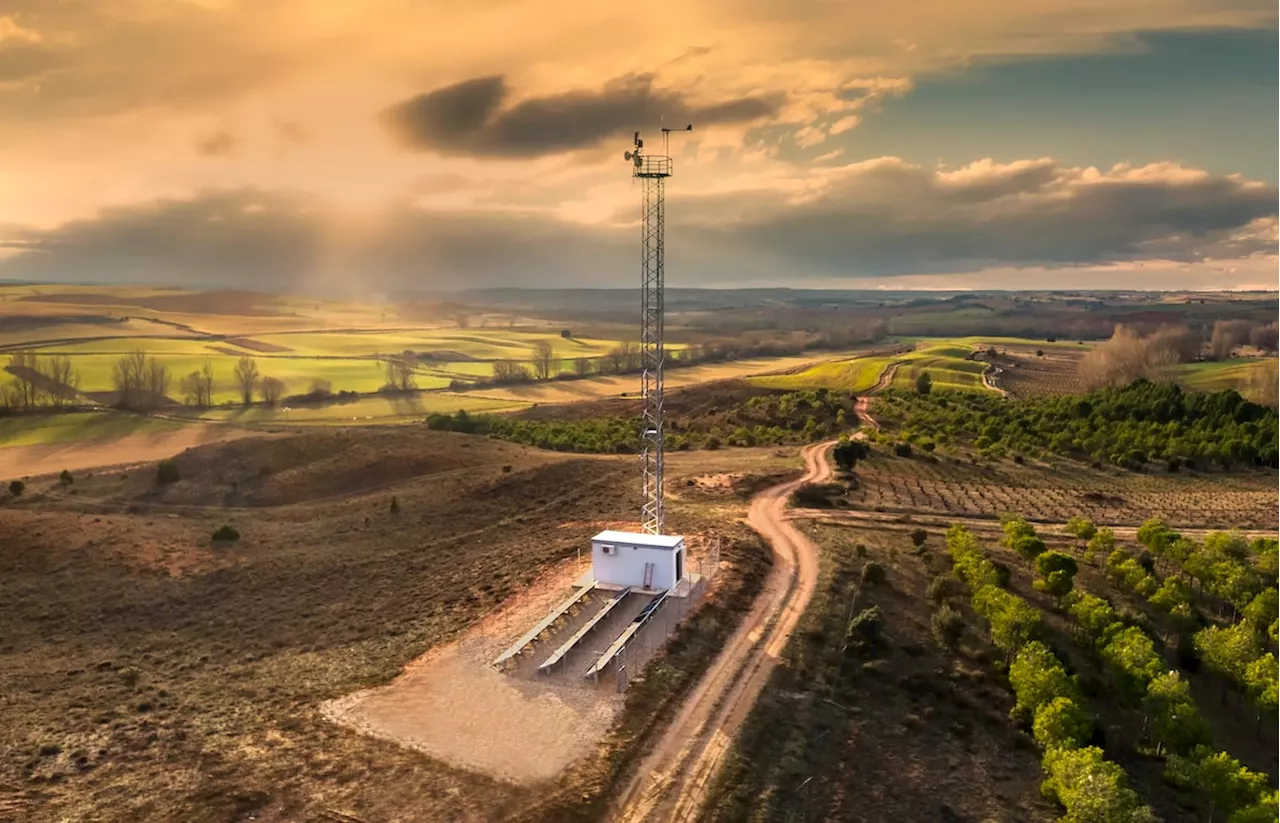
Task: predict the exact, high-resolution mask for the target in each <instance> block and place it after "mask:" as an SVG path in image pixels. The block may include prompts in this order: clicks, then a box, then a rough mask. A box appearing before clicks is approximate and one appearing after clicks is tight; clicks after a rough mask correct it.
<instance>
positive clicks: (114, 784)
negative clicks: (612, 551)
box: [0, 426, 797, 823]
mask: <svg viewBox="0 0 1280 823" xmlns="http://www.w3.org/2000/svg"><path fill="white" fill-rule="evenodd" d="M682 457H683V456H682ZM735 457H741V458H742V459H741V460H735V459H734V458H735ZM716 458H717V461H716V462H715V464H714V465H711V464H707V465H706V466H701V465H694V464H692V463H681V461H676V462H677V463H679V464H680V465H678V466H677V467H676V468H674V469H673V475H674V476H676V477H679V478H684V477H685V476H689V477H695V476H701V474H705V471H706V469H707V468H715V469H717V470H719V471H723V472H728V473H733V474H734V476H735V477H736V478H737V479H738V480H739V481H740V482H739V483H738V484H737V486H736V491H734V492H733V493H731V494H729V495H723V494H719V493H716V494H712V495H710V496H709V497H707V498H706V499H702V498H699V497H698V496H697V495H690V496H688V497H685V498H682V499H679V500H674V501H673V508H672V514H671V518H672V522H673V524H674V525H675V527H677V528H679V529H682V530H685V531H696V530H708V529H709V530H712V531H715V532H717V533H720V534H723V535H725V537H726V538H727V542H726V543H725V546H724V550H723V553H722V561H723V562H722V567H721V574H720V576H719V583H718V585H717V588H716V590H715V591H714V592H713V594H712V596H711V597H710V599H709V600H708V601H707V602H706V603H705V605H704V606H703V607H702V609H701V610H700V611H698V612H697V613H696V614H695V615H694V616H693V617H691V618H690V621H691V622H690V623H689V624H688V626H687V627H686V628H685V629H683V630H682V631H681V633H680V635H679V636H678V637H677V638H676V640H675V642H674V643H673V644H672V645H671V646H670V647H669V649H668V651H667V654H666V655H665V656H664V657H662V658H660V659H659V660H658V661H656V662H655V664H654V665H653V666H651V667H650V668H649V669H647V670H646V675H647V676H646V677H643V678H636V679H635V680H634V682H633V685H632V686H631V688H630V689H629V691H628V693H627V695H626V699H625V701H624V702H623V704H622V707H621V713H620V714H619V715H617V718H616V722H614V723H613V725H612V727H611V728H610V730H609V732H608V734H607V735H606V736H605V738H604V740H603V742H601V743H599V744H589V745H588V748H587V749H585V750H582V749H579V750H578V751H579V753H581V752H582V751H588V752H592V753H593V754H589V755H588V756H587V757H586V758H585V759H583V760H581V761H577V762H575V763H574V765H572V766H571V767H570V768H569V769H568V770H567V771H565V772H563V773H561V774H560V775H559V776H558V777H556V778H554V779H551V780H549V781H548V780H546V779H543V780H540V781H536V782H535V784H534V785H532V786H524V787H520V786H516V785H514V784H511V783H507V782H503V781H499V780H496V779H493V778H490V777H485V776H482V775H481V774H479V773H475V772H470V771H466V770H462V769H459V768H457V767H455V766H451V765H449V764H447V763H446V762H444V761H442V760H437V759H433V758H432V757H431V756H429V755H427V754H424V753H422V752H420V751H415V750H413V749H411V748H405V747H402V746H400V745H397V744H395V743H392V742H387V741H384V740H381V739H378V738H377V737H373V736H366V735H363V734H360V733H358V732H356V731H353V730H351V729H348V728H346V727H344V726H341V725H338V724H334V723H332V722H331V721H329V720H327V719H325V717H324V715H323V713H322V709H321V707H322V705H323V704H324V703H325V701H329V700H333V699H335V698H341V697H343V696H345V695H349V694H352V693H354V692H358V691H360V690H363V689H369V688H375V687H378V686H382V685H385V684H387V683H390V682H391V681H392V680H393V679H395V678H396V677H397V676H398V675H399V674H400V673H401V672H402V671H403V669H404V667H405V666H406V665H408V664H410V663H411V661H414V660H416V659H418V658H420V657H421V656H422V655H423V654H424V653H426V652H429V651H430V650H431V649H434V648H438V647H442V646H444V645H446V644H448V643H450V642H451V641H453V640H455V639H457V638H458V637H460V636H461V635H462V634H463V633H464V632H465V631H466V630H467V629H468V628H469V627H471V626H473V625H474V624H475V623H476V622H477V621H479V620H481V619H482V618H483V617H485V616H486V615H490V614H492V613H493V611H494V609H495V608H497V607H498V606H499V605H500V604H502V603H504V602H505V601H506V600H508V599H510V598H512V597H514V596H517V595H521V594H522V593H524V592H526V591H528V590H529V588H530V586H531V585H533V584H534V583H535V581H538V580H541V579H544V578H545V577H546V576H547V575H550V574H554V573H555V571H556V570H557V569H562V568H564V564H565V563H566V562H570V561H572V559H573V558H575V557H576V556H577V554H578V551H579V550H580V549H581V548H582V547H583V546H585V545H587V539H588V538H589V536H590V535H591V534H593V533H594V532H595V531H597V530H598V529H600V528H603V527H614V528H617V527H625V526H626V525H627V524H628V523H629V522H630V520H631V519H632V518H633V517H634V516H635V512H636V511H637V509H638V501H637V498H638V492H639V490H638V488H637V485H638V484H637V480H636V472H635V463H634V459H633V458H630V457H603V458H600V457H590V458H583V457H566V456H562V455H556V454H553V453H548V452H539V451H536V450H533V449H528V448H525V447H521V446H518V445H514V444H509V443H504V442H501V441H496V440H489V439H484V438H477V437H468V436H464V435H455V434H449V433H438V432H431V431H428V430H426V429H425V427H422V426H418V427H404V428H384V427H379V428H372V429H369V428H355V427H352V428H342V429H323V430H314V431H309V432H305V433H295V434H284V435H281V436H279V437H275V438H266V439H259V440H254V441H240V442H232V443H225V444H218V443H215V444H209V445H204V446H198V447H194V448H191V449H190V450H188V451H185V452H183V453H180V454H178V455H176V456H175V458H174V462H175V464H176V465H177V467H178V471H179V474H180V478H181V479H180V480H178V481H177V482H175V483H172V484H169V485H165V486H158V485H157V484H156V481H155V478H156V471H157V469H156V465H155V464H147V465H139V466H134V467H130V468H128V469H127V470H124V471H110V472H106V471H102V472H84V473H81V472H77V473H75V479H74V483H73V484H72V485H70V486H63V485H62V484H60V483H59V482H58V479H57V477H56V476H45V477H42V478H33V479H31V480H30V481H29V482H28V484H27V490H26V493H25V494H23V495H22V496H21V497H19V498H16V499H13V498H8V496H7V495H6V497H5V499H4V500H3V502H0V519H2V520H3V522H4V526H5V527H4V528H3V529H0V601H3V602H4V603H5V604H6V605H5V608H4V609H3V610H0V694H3V695H4V696H5V700H4V702H3V703H2V704H0V752H2V753H3V754H2V755H0V810H2V811H0V818H2V817H4V816H5V815H16V818H17V819H20V820H23V821H33V823H43V821H62V820H112V821H114V820H122V821H123V820H129V821H172V820H185V821H197V822H198V823H200V822H203V821H210V822H211V823H213V822H214V821H216V822H217V823H222V821H240V820H247V819H250V818H252V819H256V820H266V821H293V820H324V819H328V818H327V817H326V815H330V814H331V813H340V814H343V815H352V816H355V817H356V818H357V819H361V820H465V821H472V820H474V821H489V820H495V819H525V820H535V821H546V823H551V821H556V823H560V822H561V821H565V820H592V819H598V818H599V814H600V809H601V808H602V806H601V805H600V804H602V803H603V802H604V800H605V798H606V797H607V793H608V790H609V787H610V786H611V785H613V783H614V782H615V781H616V780H618V779H620V775H621V774H622V773H623V770H624V769H625V768H626V766H627V764H628V763H630V762H631V759H630V758H631V757H632V753H633V752H634V751H635V747H636V745H637V744H638V743H639V742H642V741H643V740H645V739H647V736H648V735H651V734H653V733H654V732H655V731H656V730H657V729H659V728H660V727H661V723H662V719H663V718H664V717H666V716H668V714H667V713H666V709H668V708H669V707H670V705H671V704H672V701H674V700H675V699H677V698H678V695H679V693H680V692H681V691H682V690H683V689H685V688H687V687H688V685H689V684H690V683H692V682H693V679H694V678H695V677H696V676H697V674H698V672H700V671H701V670H702V668H703V667H705V665H706V664H707V662H708V661H709V660H710V659H711V657H712V652H713V650H714V649H715V648H717V646H718V645H719V644H720V643H722V642H723V639H724V638H725V637H727V635H728V633H730V632H732V630H733V628H734V626H735V625H736V622H737V614H738V613H740V612H741V611H743V610H745V609H746V608H747V607H748V606H749V604H750V603H751V600H752V598H753V596H754V593H755V591H756V590H757V588H758V586H759V585H760V584H761V581H762V580H763V576H764V574H765V572H766V570H767V566H768V559H767V558H768V552H767V550H766V549H764V547H762V546H760V544H759V543H757V542H755V541H754V540H752V539H751V537H750V534H749V532H747V531H746V530H745V527H742V526H738V525H734V520H735V517H736V515H740V514H741V512H742V511H743V510H744V509H745V505H746V500H747V499H748V497H749V496H750V493H751V490H752V489H753V488H754V486H755V485H756V484H758V483H759V482H765V481H761V480H760V477H761V476H765V477H767V476H769V475H770V474H771V473H777V472H783V471H788V470H792V471H793V470H794V466H795V465H796V462H797V461H796V458H795V455H794V452H793V451H786V452H783V451H780V450H774V451H770V450H764V449H757V450H741V451H740V452H736V453H733V452H725V453H722V454H719V455H716ZM393 499H394V500H395V501H396V504H397V508H398V511H397V512H394V513H393V512H392V511H391V510H390V504H391V501H392V500H393ZM224 524H228V525H232V526H234V527H235V528H236V529H237V530H238V531H239V532H240V534H241V538H240V539H239V541H238V542H234V543H215V542H214V541H212V540H211V535H212V533H213V531H214V530H215V529H217V528H218V527H220V526H222V525H224ZM615 710H616V709H615ZM605 725H606V726H608V723H606V724H605ZM598 732H599V730H597V732H596V733H598ZM597 745H598V746H599V747H600V748H599V751H600V752H602V753H603V754H594V752H596V751H597V748H596V746H597ZM566 751H572V750H571V749H569V750H566ZM570 756H572V755H570Z"/></svg>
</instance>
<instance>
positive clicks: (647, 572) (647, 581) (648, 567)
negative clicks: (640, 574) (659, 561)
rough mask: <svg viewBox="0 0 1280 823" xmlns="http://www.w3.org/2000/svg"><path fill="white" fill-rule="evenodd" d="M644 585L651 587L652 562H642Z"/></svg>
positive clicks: (647, 587)
mask: <svg viewBox="0 0 1280 823" xmlns="http://www.w3.org/2000/svg"><path fill="white" fill-rule="evenodd" d="M644 587H645V588H646V589H652V588H653V564H652V563H645V564H644Z"/></svg>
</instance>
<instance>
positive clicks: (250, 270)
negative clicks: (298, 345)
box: [0, 189, 634, 294]
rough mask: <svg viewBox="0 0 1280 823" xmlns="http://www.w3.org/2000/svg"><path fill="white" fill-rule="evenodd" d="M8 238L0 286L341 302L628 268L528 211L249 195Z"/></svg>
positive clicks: (158, 206) (597, 243)
mask: <svg viewBox="0 0 1280 823" xmlns="http://www.w3.org/2000/svg"><path fill="white" fill-rule="evenodd" d="M7 237H8V238H10V239H9V240H8V241H7V242H8V244H11V245H12V247H13V248H17V249H25V250H26V251H20V252H19V253H18V254H17V255H16V256H13V257H9V258H6V259H0V278H3V277H19V278H27V277H29V278H32V279H48V280H63V281H68V280H69V281H78V282H85V281H89V282H101V283H175V284H188V285H200V286H210V285H212V284H218V285H231V286H240V287H247V288H264V289H273V288H274V289H278V290H291V289H292V290H303V291H306V290H320V291H326V292H335V291H336V292H340V293H346V294H355V293H360V292H362V291H364V292H366V293H367V292H369V291H373V290H379V289H391V288H411V289H412V288H428V287H440V288H449V287H461V286H464V285H466V284H468V283H478V284H490V285H498V284H502V283H506V282H517V283H527V282H536V281H538V280H540V279H541V280H544V281H546V282H553V281H554V282H569V283H590V282H592V279H593V278H594V277H596V276H598V268H597V267H599V266H601V265H604V266H611V265H614V264H617V265H619V266H620V265H621V264H622V263H623V262H624V261H626V262H629V261H630V260H631V259H633V258H634V254H633V253H632V251H633V250H632V248H631V246H632V243H631V242H630V241H631V240H632V239H633V238H632V236H631V233H630V232H627V233H626V236H625V238H624V237H623V233H621V232H614V231H607V230H605V231H600V230H594V231H593V230H591V229H587V228H585V227H580V226H576V225H572V224H567V223H564V222H562V221H559V220H556V219H555V218H554V217H551V216H549V215H545V214H540V213H536V212H513V211H507V210H498V209H492V210H485V211H456V212H445V211H440V210H431V209H418V208H414V207H412V206H409V205H407V204H396V205H394V206H391V207H388V208H387V209H384V210H382V211H379V212H375V213H368V214H360V215H352V214H349V213H345V212H342V211H340V210H337V209H334V208H332V207H331V206H330V205H329V204H327V203H325V202H323V201H321V200H319V199H317V198H315V197H312V196H309V195H306V194H302V193H297V192H278V191H277V192H266V191H259V190H254V189H239V190H229V191H208V192H204V193H202V194H200V195H199V196H197V197H194V198H189V199H183V200H162V201H155V202H151V203H145V204H138V205H133V206H128V207H118V208H113V209H109V210H106V211H103V212H102V213H101V214H99V215H98V216H97V217H95V218H93V219H88V220H78V221H73V222H70V223H67V224H64V225H62V226H59V227H57V228H56V229H52V230H46V231H37V230H30V229H28V230H25V231H22V230H16V229H12V228H11V229H10V230H9V231H8V232H7ZM565 250H570V251H571V254H576V255H582V257H581V258H579V259H577V260H574V259H571V258H569V257H565V256H563V255H562V254H561V252H563V251H565ZM611 260H612V263H611V262H610V261H611ZM526 278H527V279H526Z"/></svg>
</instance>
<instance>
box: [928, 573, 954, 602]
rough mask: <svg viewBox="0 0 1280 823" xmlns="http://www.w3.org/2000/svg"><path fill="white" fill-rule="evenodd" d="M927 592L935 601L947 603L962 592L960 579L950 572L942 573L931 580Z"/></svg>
mask: <svg viewBox="0 0 1280 823" xmlns="http://www.w3.org/2000/svg"><path fill="white" fill-rule="evenodd" d="M925 593H926V594H927V595H928V596H929V599H930V600H932V601H933V602H934V603H945V602H946V601H947V600H949V599H951V598H952V597H955V596H956V595H958V594H960V581H958V580H956V579H955V578H954V577H952V576H951V575H949V574H940V575H938V576H937V577H935V578H933V579H932V580H930V581H929V588H928V589H926V590H925Z"/></svg>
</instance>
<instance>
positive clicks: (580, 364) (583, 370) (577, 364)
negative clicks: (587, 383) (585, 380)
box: [573, 357, 591, 377]
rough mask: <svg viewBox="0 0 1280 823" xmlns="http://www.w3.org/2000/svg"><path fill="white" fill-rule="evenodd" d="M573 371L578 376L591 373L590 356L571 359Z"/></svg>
mask: <svg viewBox="0 0 1280 823" xmlns="http://www.w3.org/2000/svg"><path fill="white" fill-rule="evenodd" d="M573 372H574V374H576V375H578V376H579V377H586V376H587V375H588V374H591V358H590V357H579V358H578V359H576V360H574V361H573Z"/></svg>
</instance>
